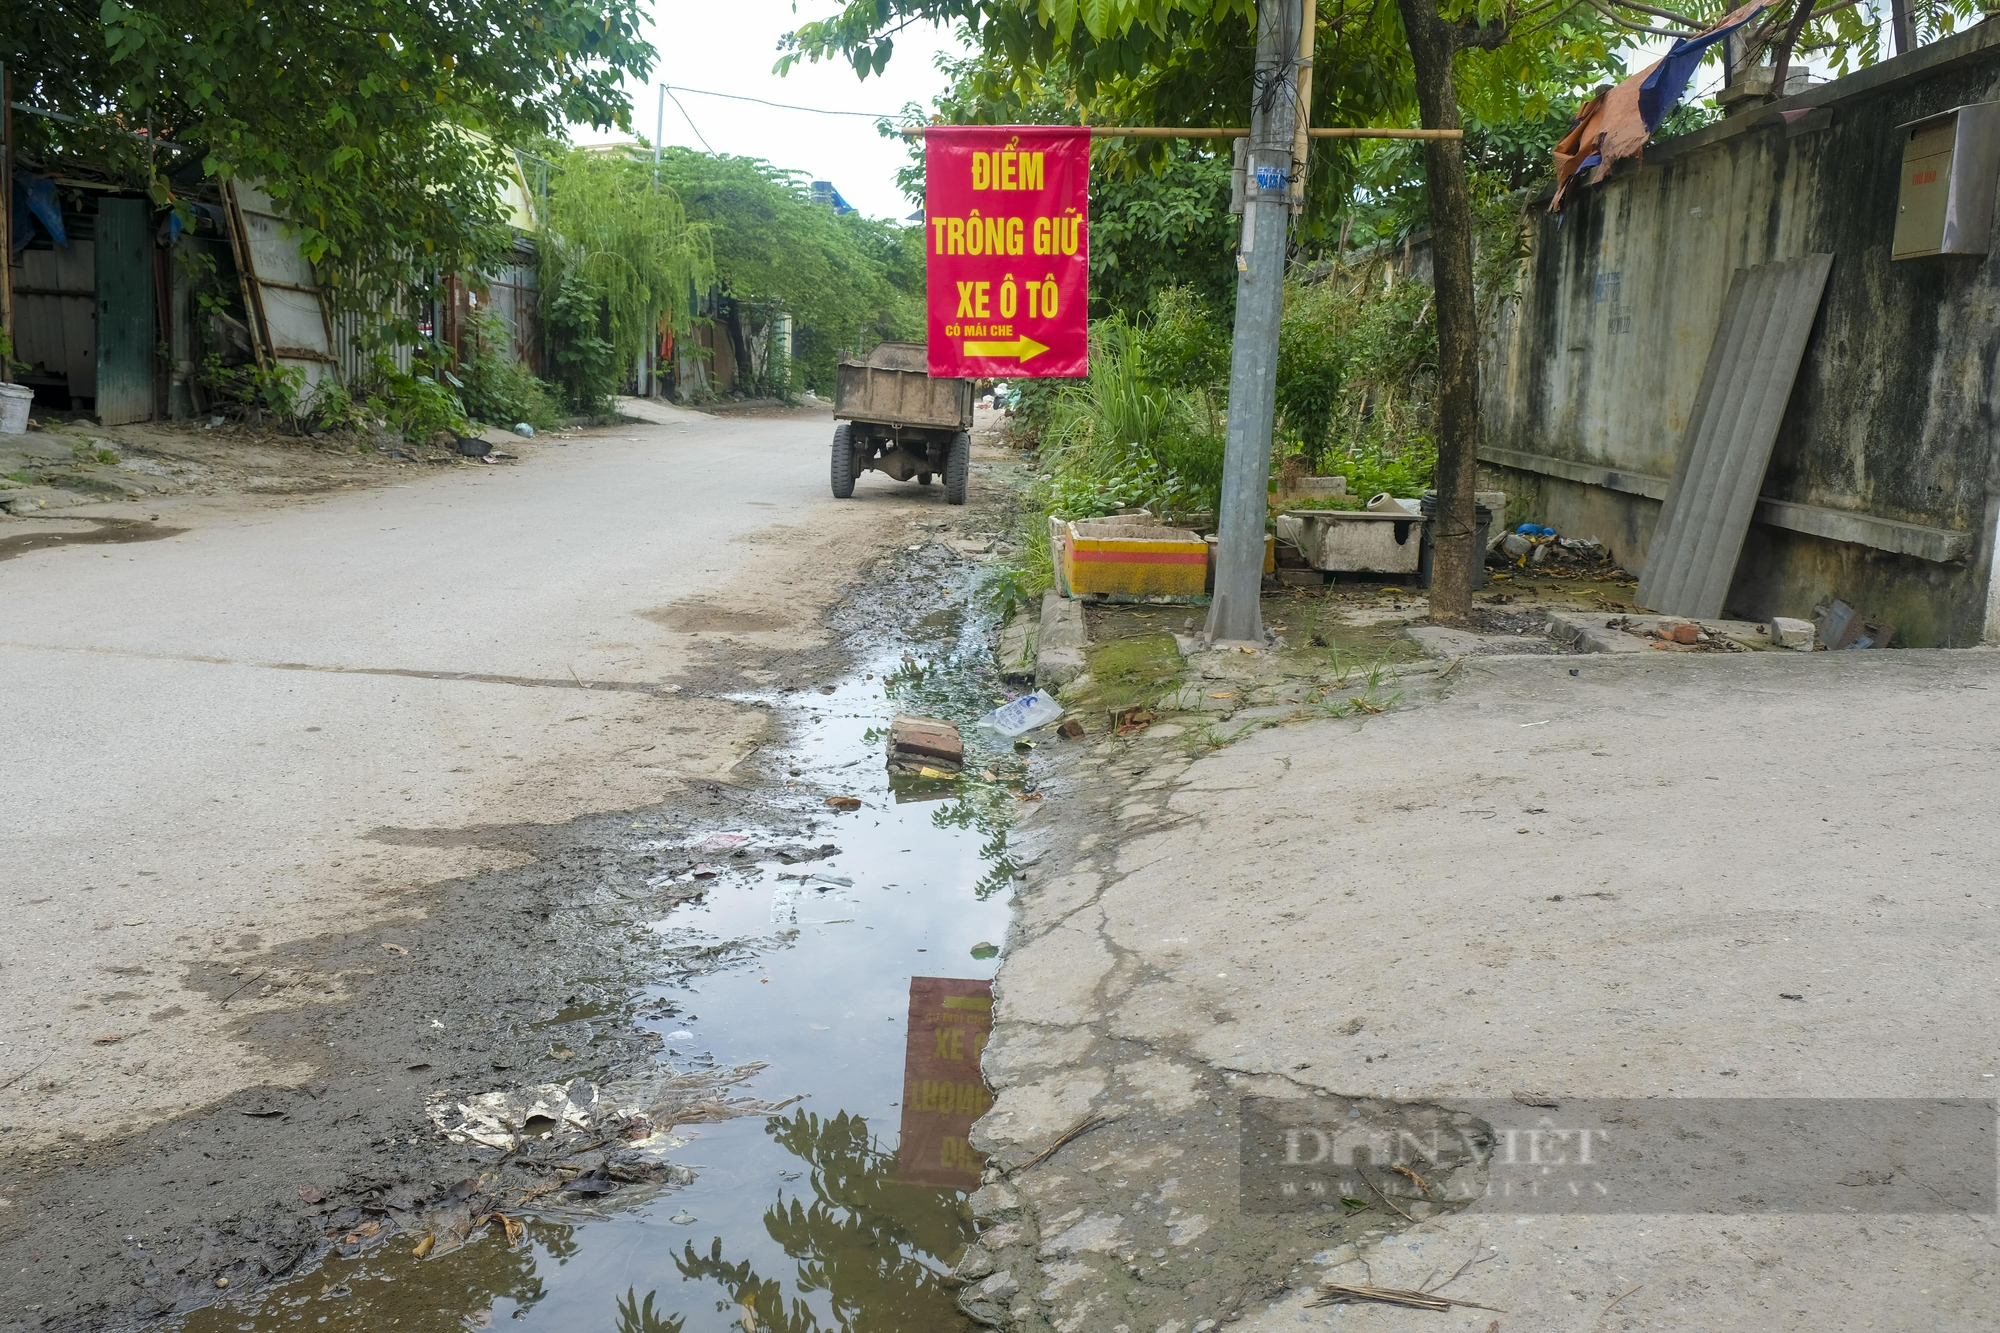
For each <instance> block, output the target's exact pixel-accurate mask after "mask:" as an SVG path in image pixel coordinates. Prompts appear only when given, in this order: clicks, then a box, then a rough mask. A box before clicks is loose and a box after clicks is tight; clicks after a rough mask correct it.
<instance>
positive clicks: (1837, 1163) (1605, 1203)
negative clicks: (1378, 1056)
mask: <svg viewBox="0 0 2000 1333" xmlns="http://www.w3.org/2000/svg"><path fill="white" fill-rule="evenodd" d="M1535 1100H1536V1101H1538V1102H1547V1103H1548V1104H1545V1105H1526V1104H1523V1103H1522V1102H1521V1101H1515V1100H1509V1101H1499V1100H1494V1101H1454V1102H1452V1103H1450V1104H1448V1105H1446V1104H1429V1103H1412V1102H1391V1101H1381V1100H1374V1099H1350V1098H1340V1097H1312V1098H1265V1097H1247V1098H1245V1099H1244V1100H1243V1103H1242V1108H1241V1109H1242V1128H1243V1142H1242V1185H1241V1189H1242V1203H1243V1207H1244V1209H1245V1211H1248V1212H1258V1213H1274V1212H1294V1211H1313V1210H1327V1211H1347V1212H1354V1211H1359V1210H1361V1209H1364V1208H1378V1209H1383V1208H1386V1209H1388V1210H1391V1211H1393V1212H1395V1213H1398V1214H1401V1215H1402V1216H1404V1217H1406V1218H1411V1219H1415V1218H1420V1217H1423V1216H1425V1215H1428V1214H1429V1213H1432V1212H1436V1211H1441V1210H1450V1211H1457V1210H1460V1209H1475V1210H1479V1209H1483V1210H1485V1211H1488V1212H1502V1213H1977V1214H1983V1215H1986V1216H1992V1215H1993V1214H1994V1212H1995V1197H1996V1177H2000V1167H1996V1159H1995V1141H1994V1131H1995V1123H1996V1103H1995V1102H1993V1101H1989V1100H1973V1099H1965V1100H1926V1099H1900V1098H1816V1099H1806V1098H1795V1099H1794V1098H1674V1097H1662V1098H1644V1099H1635V1100H1625V1101H1611V1100H1595V1101H1566V1100H1560V1099H1543V1098H1536V1099H1535Z"/></svg>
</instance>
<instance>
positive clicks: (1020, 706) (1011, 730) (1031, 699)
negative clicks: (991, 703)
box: [979, 690, 1063, 736]
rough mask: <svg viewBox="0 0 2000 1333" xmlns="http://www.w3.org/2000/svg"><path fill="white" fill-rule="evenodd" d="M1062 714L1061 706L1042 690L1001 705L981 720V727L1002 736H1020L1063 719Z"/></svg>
mask: <svg viewBox="0 0 2000 1333" xmlns="http://www.w3.org/2000/svg"><path fill="white" fill-rule="evenodd" d="M1062 713H1063V710H1062V705H1061V704H1059V703H1057V702H1056V701H1055V700H1054V699H1051V698H1050V697H1049V696H1048V695H1046V694H1043V693H1042V692H1041V691H1040V690H1036V691H1035V692H1034V693H1032V694H1024V695H1022V696H1021V697H1020V698H1018V699H1016V700H1015V701H1014V702H1013V703H1010V704H1002V705H1000V707H998V708H996V709H994V710H993V711H992V712H990V713H988V714H987V715H986V716H985V717H982V718H980V719H979V725H980V726H982V727H985V728H986V729H987V730H988V731H997V732H999V733H1000V734H1001V735H1002V736H1019V735H1021V734H1023V733H1024V732H1029V731H1033V730H1034V729H1035V728H1036V727H1045V726H1047V725H1048V724H1049V723H1051V722H1053V721H1055V720H1056V719H1057V718H1059V717H1061V716H1062Z"/></svg>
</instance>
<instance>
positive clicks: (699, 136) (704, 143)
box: [660, 83, 715, 153]
mask: <svg viewBox="0 0 2000 1333" xmlns="http://www.w3.org/2000/svg"><path fill="white" fill-rule="evenodd" d="M660 91H661V92H663V93H665V94H666V95H667V96H668V97H671V98H673V103H674V106H675V107H676V108H677V109H678V110H679V111H680V113H681V118H682V119H683V120H685V121H687V123H688V128H689V129H691V130H693V131H694V137H695V138H697V139H700V140H701V146H702V147H703V148H708V151H709V152H711V153H713V152H714V151H715V149H713V148H709V143H708V136H707V135H705V134H703V133H702V132H701V126H699V125H697V124H695V123H694V117H693V116H690V115H688V109H687V108H686V107H684V106H681V99H680V98H678V97H674V90H673V89H672V88H670V87H668V86H667V85H666V84H664V83H663V84H661V85H660Z"/></svg>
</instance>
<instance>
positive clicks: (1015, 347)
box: [965, 336, 1049, 361]
mask: <svg viewBox="0 0 2000 1333" xmlns="http://www.w3.org/2000/svg"><path fill="white" fill-rule="evenodd" d="M1048 350H1049V349H1048V348H1046V347H1044V346H1043V345H1042V344H1040V343H1038V342H1036V341H1035V340H1034V339H1033V338H1029V337H1025V336H1024V337H1020V338H1015V339H1013V340H1012V341H1010V342H1004V343H997V342H973V341H971V340H970V339H968V340H967V341H966V344H965V354H966V355H967V356H1011V357H1014V358H1016V359H1017V360H1021V361H1027V360H1030V359H1032V358H1034V357H1038V356H1040V355H1041V354H1042V353H1043V352H1046V351H1048Z"/></svg>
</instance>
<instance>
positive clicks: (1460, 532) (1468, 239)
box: [1398, 0, 1486, 625]
mask: <svg viewBox="0 0 2000 1333" xmlns="http://www.w3.org/2000/svg"><path fill="white" fill-rule="evenodd" d="M1398 4H1399V7H1400V8H1401V10H1402V13H1403V28H1404V31H1405V33H1406V34H1407V36H1408V37H1409V42H1410V55H1411V57H1412V58H1413V60H1414V63H1415V66H1416V75H1417V104H1418V106H1419V107H1420V108H1421V109H1422V112H1423V123H1424V128H1425V129H1434V130H1455V129H1458V128H1459V123H1458V91H1457V88H1456V87H1455V86H1454V83H1453V65H1454V63H1455V62H1454V60H1453V56H1454V54H1455V53H1456V50H1457V47H1458V31H1457V29H1456V28H1454V27H1453V26H1452V25H1450V24H1448V23H1446V22H1445V21H1444V20H1443V19H1441V18H1440V17H1438V12H1437V3H1436V0H1398ZM1424 184H1425V186H1426V188H1427V190H1428V191H1429V194H1430V214H1431V266H1432V271H1433V273H1434V290H1435V295H1436V299H1437V331H1438V373H1437V512H1436V515H1435V516H1434V517H1433V519H1432V520H1431V522H1432V528H1431V531H1432V543H1433V554H1432V559H1431V587H1430V617H1431V622H1432V623H1433V624H1439V625H1465V624H1468V623H1470V621H1471V619H1472V587H1473V582H1474V580H1475V579H1476V578H1477V576H1478V573H1479V565H1480V562H1481V561H1482V560H1483V559H1484V557H1485V554H1486V553H1485V552H1484V551H1480V550H1478V549H1477V547H1478V539H1477V535H1476V533H1475V529H1474V512H1473V496H1472V491H1473V477H1474V473H1475V472H1476V470H1477V467H1478V449H1479V326H1478V315H1477V313H1476V312H1475V308H1474V298H1473V290H1472V201H1471V194H1470V191H1469V190H1468V188H1467V185H1466V177H1465V149H1464V143H1463V141H1462V140H1458V139H1430V140H1426V141H1425V145H1424Z"/></svg>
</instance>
